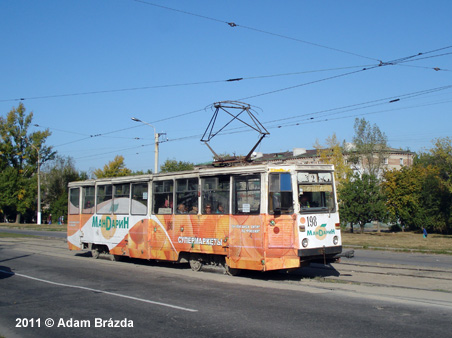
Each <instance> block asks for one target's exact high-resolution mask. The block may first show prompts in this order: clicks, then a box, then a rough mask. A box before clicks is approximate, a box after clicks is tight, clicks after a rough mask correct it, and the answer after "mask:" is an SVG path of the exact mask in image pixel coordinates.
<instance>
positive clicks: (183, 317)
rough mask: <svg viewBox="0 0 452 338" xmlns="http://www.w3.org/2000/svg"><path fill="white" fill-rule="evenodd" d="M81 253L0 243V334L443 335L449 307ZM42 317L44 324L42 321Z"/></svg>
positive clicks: (32, 242) (61, 246)
mask: <svg viewBox="0 0 452 338" xmlns="http://www.w3.org/2000/svg"><path fill="white" fill-rule="evenodd" d="M89 256H90V255H89V254H86V253H82V252H70V251H68V250H67V249H66V244H65V243H64V241H63V240H61V239H60V240H58V239H53V240H50V239H0V285H1V287H0V336H2V335H3V336H5V337H44V336H45V337H61V336H65V337H97V336H99V335H102V336H111V337H120V336H121V337H122V336H126V335H127V336H138V335H141V336H149V337H304V336H306V337H307V336H309V337H328V336H336V337H427V336H430V337H450V334H451V329H452V326H451V320H450V318H451V315H452V303H451V304H450V306H438V305H437V304H428V302H423V303H418V302H416V301H413V300H411V301H410V300H408V301H400V300H397V299H396V298H394V299H391V297H382V298H380V297H375V295H373V296H372V297H369V296H367V295H366V294H365V293H362V294H360V291H359V290H360V289H356V290H355V291H354V292H344V291H342V290H341V289H340V288H336V287H335V285H334V284H331V285H329V286H327V287H325V286H324V285H322V286H320V287H318V286H316V285H314V284H313V283H312V280H308V281H306V283H304V281H301V283H295V282H292V281H291V280H290V279H288V280H285V279H284V277H282V275H281V274H262V273H249V274H245V275H244V276H243V277H230V276H225V275H223V274H222V273H221V271H217V270H212V271H210V272H198V273H196V272H193V271H191V270H190V269H189V268H188V266H187V265H173V264H163V263H155V262H154V263H149V262H141V261H127V262H111V261H109V260H107V259H105V258H104V259H99V260H94V259H92V258H91V257H89ZM338 285H339V284H338ZM49 319H50V320H49ZM110 319H111V320H112V321H111V322H110V321H109V320H110ZM51 321H53V326H52V327H46V324H47V325H49V323H50V322H51ZM109 324H112V325H115V324H118V325H119V326H121V325H123V326H124V325H125V326H129V327H117V328H111V327H108V325H109ZM18 325H19V326H22V327H17V326H18ZM74 325H79V326H85V327H73V326H74ZM88 325H89V327H87V326H88ZM96 325H98V326H99V327H96ZM24 326H26V327H24ZM31 326H33V327H31ZM70 326H72V327H70Z"/></svg>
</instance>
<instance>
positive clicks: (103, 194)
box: [97, 184, 113, 214]
mask: <svg viewBox="0 0 452 338" xmlns="http://www.w3.org/2000/svg"><path fill="white" fill-rule="evenodd" d="M112 192H113V189H112V186H111V185H110V184H109V185H98V186H97V213H98V214H110V213H111V212H112V210H113V208H112V207H113V203H112V202H113V199H112V197H113V196H112Z"/></svg>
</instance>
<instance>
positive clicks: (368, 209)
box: [339, 173, 387, 233]
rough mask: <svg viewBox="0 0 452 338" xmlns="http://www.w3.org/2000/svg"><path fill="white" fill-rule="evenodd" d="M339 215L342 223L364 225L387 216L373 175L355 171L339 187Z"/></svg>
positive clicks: (362, 230)
mask: <svg viewBox="0 0 452 338" xmlns="http://www.w3.org/2000/svg"><path fill="white" fill-rule="evenodd" d="M339 194H340V204H339V206H340V208H339V209H340V210H339V211H340V215H341V221H342V222H343V223H350V224H351V226H352V229H353V224H359V226H360V228H361V233H362V232H364V225H365V224H366V223H369V222H372V221H384V220H385V219H386V216H387V211H386V206H385V199H384V196H383V194H382V193H381V190H380V185H379V181H378V179H377V177H376V176H375V175H369V174H367V173H364V174H362V175H360V174H359V173H355V174H353V175H349V177H348V179H347V180H346V181H344V182H343V184H342V185H341V186H340V187H339Z"/></svg>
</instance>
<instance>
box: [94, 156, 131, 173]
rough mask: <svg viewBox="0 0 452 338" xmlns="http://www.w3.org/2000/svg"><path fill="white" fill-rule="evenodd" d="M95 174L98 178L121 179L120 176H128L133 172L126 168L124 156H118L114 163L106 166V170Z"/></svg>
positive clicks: (99, 170) (97, 170)
mask: <svg viewBox="0 0 452 338" xmlns="http://www.w3.org/2000/svg"><path fill="white" fill-rule="evenodd" d="M93 174H94V175H95V176H96V177H97V178H104V177H120V176H128V175H131V174H132V171H131V170H130V169H128V168H126V165H125V163H124V156H122V155H116V157H115V159H114V160H113V161H110V162H108V163H107V164H106V165H104V169H103V170H102V169H100V168H99V169H96V170H94V172H93Z"/></svg>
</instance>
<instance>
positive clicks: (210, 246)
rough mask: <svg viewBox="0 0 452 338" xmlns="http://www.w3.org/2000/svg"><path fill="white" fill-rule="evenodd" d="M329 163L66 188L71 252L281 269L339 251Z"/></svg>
mask: <svg viewBox="0 0 452 338" xmlns="http://www.w3.org/2000/svg"><path fill="white" fill-rule="evenodd" d="M333 170H334V168H333V166H332V165H271V164H268V165H247V166H238V167H227V168H197V169H195V170H193V171H183V172H175V173H161V174H155V175H153V174H150V175H140V176H129V177H117V178H108V179H98V180H88V181H78V182H71V183H69V209H68V213H69V216H68V245H69V249H71V250H91V251H92V253H93V256H94V257H98V255H99V253H102V252H105V253H110V254H111V255H112V257H113V258H117V257H119V256H127V257H133V258H142V259H156V260H167V261H174V262H190V265H191V267H192V268H193V269H194V270H200V269H201V268H202V266H203V265H204V264H214V265H224V266H225V268H226V270H227V271H228V272H229V273H231V274H233V273H235V272H239V271H240V270H241V269H248V270H260V271H268V270H278V269H293V268H299V267H300V266H303V265H304V264H306V263H309V262H312V261H319V262H322V263H329V262H332V261H335V260H337V259H338V257H339V256H340V254H341V252H342V243H341V231H340V226H339V214H338V206H337V200H336V191H335V185H334V175H333Z"/></svg>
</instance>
